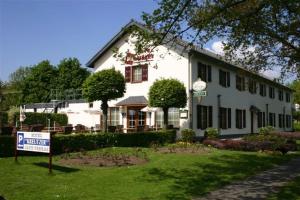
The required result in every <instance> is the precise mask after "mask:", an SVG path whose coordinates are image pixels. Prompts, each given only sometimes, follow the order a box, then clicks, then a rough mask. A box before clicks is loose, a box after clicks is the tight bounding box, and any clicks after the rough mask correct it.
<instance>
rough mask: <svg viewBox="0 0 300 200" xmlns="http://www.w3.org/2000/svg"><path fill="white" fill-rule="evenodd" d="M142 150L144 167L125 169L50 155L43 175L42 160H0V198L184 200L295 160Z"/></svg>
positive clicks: (259, 155) (44, 160)
mask: <svg viewBox="0 0 300 200" xmlns="http://www.w3.org/2000/svg"><path fill="white" fill-rule="evenodd" d="M110 150H111V149H110ZM112 151H118V152H127V151H132V149H130V148H112ZM143 151H145V152H146V153H147V154H148V158H149V159H150V161H149V163H147V164H144V165H140V166H130V167H110V168H108V167H107V168H100V167H78V166H73V167H66V166H61V165H59V164H58V159H59V158H60V157H59V156H56V157H54V162H53V164H54V173H53V174H52V175H49V174H48V171H47V162H48V158H47V157H46V156H32V157H29V156H28V157H19V162H18V163H15V162H14V159H13V158H12V157H10V158H0V169H1V170H0V196H1V195H2V196H4V197H5V198H7V199H8V200H18V199H20V200H21V199H22V200H24V199H44V200H48V199H49V200H50V199H70V200H71V199H72V200H76V199H97V200H99V199H105V200H110V199H128V200H129V199H130V200H135V199H136V200H149V199H163V200H167V199H169V200H176V199H178V200H179V199H180V200H182V199H183V200H184V199H191V198H192V197H195V196H201V195H203V194H205V193H207V192H209V191H212V190H215V189H217V188H219V187H222V186H224V185H225V184H228V183H230V182H232V181H234V180H240V179H244V178H246V177H248V176H250V175H253V174H255V173H258V172H259V171H262V170H264V169H267V168H270V167H272V166H273V165H274V164H278V163H282V162H286V161H287V160H289V159H291V158H292V157H295V156H299V154H288V155H286V156H280V155H267V154H262V153H251V152H236V151H220V150H212V152H211V153H206V154H201V155H196V154H160V153H155V152H153V151H152V150H151V149H143Z"/></svg>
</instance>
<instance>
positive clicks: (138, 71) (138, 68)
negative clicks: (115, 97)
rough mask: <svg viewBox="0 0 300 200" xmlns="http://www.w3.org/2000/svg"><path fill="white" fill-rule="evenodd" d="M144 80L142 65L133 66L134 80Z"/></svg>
mask: <svg viewBox="0 0 300 200" xmlns="http://www.w3.org/2000/svg"><path fill="white" fill-rule="evenodd" d="M141 81H142V68H141V66H134V67H132V82H141Z"/></svg>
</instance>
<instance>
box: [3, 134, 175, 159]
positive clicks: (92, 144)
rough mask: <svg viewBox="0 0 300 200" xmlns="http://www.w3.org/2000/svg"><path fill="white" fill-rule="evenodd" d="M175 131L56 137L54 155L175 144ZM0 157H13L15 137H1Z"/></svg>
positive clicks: (53, 145) (54, 139) (53, 144)
mask: <svg viewBox="0 0 300 200" xmlns="http://www.w3.org/2000/svg"><path fill="white" fill-rule="evenodd" d="M175 139H176V131H175V130H166V131H159V132H144V133H130V134H121V133H99V134H75V135H55V136H54V137H53V140H52V148H53V153H54V154H61V153H64V152H74V151H81V150H93V149H97V148H101V147H111V146H118V147H149V146H151V145H152V144H153V143H155V144H164V143H174V142H175ZM0 148H1V151H0V156H13V153H14V137H11V136H0Z"/></svg>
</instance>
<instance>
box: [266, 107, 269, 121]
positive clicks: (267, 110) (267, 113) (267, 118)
mask: <svg viewBox="0 0 300 200" xmlns="http://www.w3.org/2000/svg"><path fill="white" fill-rule="evenodd" d="M266 115H267V116H266V120H267V122H266V126H269V104H266Z"/></svg>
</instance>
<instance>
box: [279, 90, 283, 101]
mask: <svg viewBox="0 0 300 200" xmlns="http://www.w3.org/2000/svg"><path fill="white" fill-rule="evenodd" d="M278 99H279V101H283V91H282V90H278Z"/></svg>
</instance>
